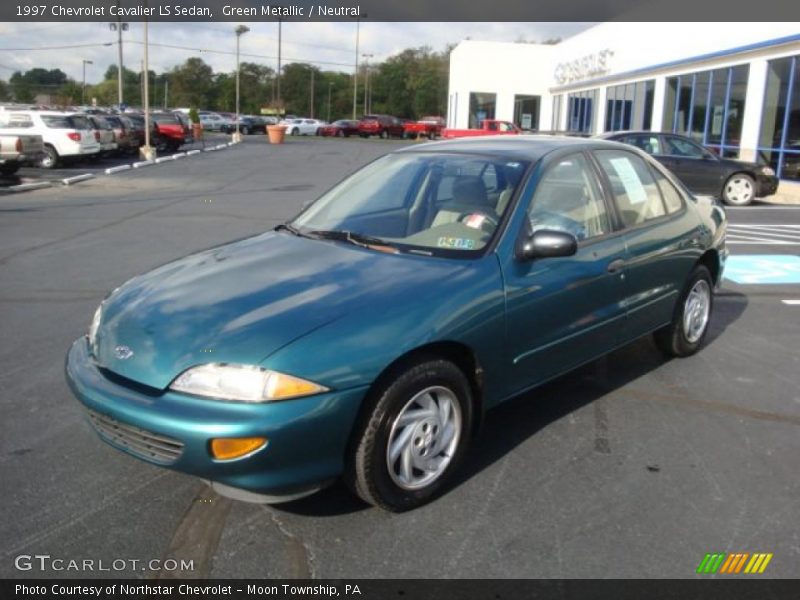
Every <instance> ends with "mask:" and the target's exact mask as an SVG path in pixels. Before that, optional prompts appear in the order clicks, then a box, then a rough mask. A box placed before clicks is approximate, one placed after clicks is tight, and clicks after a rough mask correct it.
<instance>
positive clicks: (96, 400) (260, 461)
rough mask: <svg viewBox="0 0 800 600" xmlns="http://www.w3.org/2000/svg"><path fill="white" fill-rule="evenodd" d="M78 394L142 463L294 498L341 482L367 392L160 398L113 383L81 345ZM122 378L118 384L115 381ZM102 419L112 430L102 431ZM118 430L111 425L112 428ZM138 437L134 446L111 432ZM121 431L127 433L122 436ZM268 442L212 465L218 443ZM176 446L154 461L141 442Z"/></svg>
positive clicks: (71, 359)
mask: <svg viewBox="0 0 800 600" xmlns="http://www.w3.org/2000/svg"><path fill="white" fill-rule="evenodd" d="M66 377H67V382H68V383H69V386H70V388H71V389H72V391H73V393H74V394H75V396H76V397H77V398H78V400H80V402H81V403H82V404H83V405H84V406H85V407H86V408H87V409H88V411H89V415H90V422H92V424H93V427H94V428H95V431H97V433H98V434H99V435H100V437H101V439H103V441H105V442H107V443H109V444H111V445H112V446H114V447H115V448H117V449H119V450H121V451H123V452H126V453H128V454H131V455H133V456H135V457H136V458H139V459H142V460H145V461H147V462H151V463H153V464H157V465H159V466H163V467H167V468H170V469H174V470H176V471H181V472H183V473H188V474H191V475H196V476H197V477H201V478H203V479H206V480H209V481H210V482H212V484H213V483H215V482H216V483H219V484H222V486H227V487H230V488H236V489H241V490H247V491H249V492H254V493H256V494H268V495H271V496H277V497H280V496H286V495H290V494H295V495H296V494H298V493H300V492H302V491H303V490H309V489H315V488H318V487H320V485H321V484H323V483H324V482H327V481H330V480H331V479H333V478H336V477H338V476H339V475H340V474H341V473H342V470H343V467H344V458H345V450H346V447H347V442H348V439H349V437H350V432H351V430H352V427H353V424H354V423H355V420H356V415H357V414H358V409H359V407H360V405H361V401H362V398H363V396H364V394H365V392H366V388H364V387H361V388H355V389H349V390H343V391H334V392H328V393H326V394H319V395H317V396H311V397H308V398H299V399H294V400H285V401H281V402H265V403H259V404H248V403H242V402H224V401H216V400H207V399H202V398H197V397H193V396H189V395H186V394H179V393H176V392H171V391H165V392H163V393H161V394H158V395H155V394H153V393H150V392H147V391H143V390H140V389H137V387H136V386H135V384H133V385H131V386H128V385H125V384H124V383H120V382H118V381H115V380H112V379H110V378H109V377H108V376H106V375H105V374H104V372H103V371H102V370H101V369H100V368H99V367H98V366H97V364H96V363H95V361H94V359H93V358H92V357H91V355H90V353H89V344H88V340H87V339H86V338H85V337H83V338H80V339H78V340H76V341H75V343H74V344H73V345H72V347H71V348H70V350H69V353H68V355H67V362H66ZM114 379H116V378H114ZM98 415H99V416H100V417H101V418H102V419H103V420H104V421H102V423H105V425H102V423H101V425H102V426H98V420H97V419H98ZM109 423H110V425H109ZM115 424H116V428H117V429H116V431H117V432H118V434H119V435H128V436H134V437H135V439H134V441H133V442H131V441H130V440H129V442H128V443H127V444H126V443H125V442H124V440H123V439H122V438H120V437H116V436H115V434H113V433H109V432H110V431H111V429H112V428H114V427H115ZM120 432H121V433H120ZM253 436H262V437H266V438H267V439H268V442H267V444H266V445H265V446H264V447H262V448H261V449H259V450H257V451H255V452H254V453H252V454H249V455H246V456H244V457H242V458H238V459H234V460H227V461H221V460H216V459H214V458H212V456H211V454H210V451H209V447H210V443H211V439H212V438H226V437H253ZM143 439H144V440H156V441H155V442H152V443H154V444H156V446H157V445H158V444H161V443H165V444H172V446H173V447H174V448H173V449H174V451H173V452H172V454H171V455H166V454H164V453H163V452H156V453H153V454H152V455H151V454H148V452H146V451H143V450H142V447H143V446H142V441H141V440H143Z"/></svg>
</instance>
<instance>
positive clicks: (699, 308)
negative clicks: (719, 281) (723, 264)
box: [653, 265, 714, 356]
mask: <svg viewBox="0 0 800 600" xmlns="http://www.w3.org/2000/svg"><path fill="white" fill-rule="evenodd" d="M713 286H714V284H713V281H712V279H711V273H709V271H708V269H707V268H706V267H704V266H703V265H698V266H697V267H695V269H694V271H692V273H691V275H690V276H689V279H688V281H687V282H686V286H685V287H684V289H683V293H682V294H681V296H680V298H678V302H677V304H676V305H675V312H674V314H673V317H672V322H671V323H670V324H669V325H667V326H666V327H664V328H662V329H659V330H658V331H656V332H655V333H654V334H653V338H654V339H655V342H656V345H657V346H658V348H659V349H660V350H661V351H662V352H663V353H664V354H666V355H667V356H691V355H692V354H694V353H695V352H697V351H698V350H699V349H700V346H702V344H703V340H704V339H705V336H706V333H707V332H708V324H709V322H710V320H711V309H712V307H713V303H714V294H713V291H712V290H713Z"/></svg>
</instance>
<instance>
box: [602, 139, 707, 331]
mask: <svg viewBox="0 0 800 600" xmlns="http://www.w3.org/2000/svg"><path fill="white" fill-rule="evenodd" d="M593 155H594V157H595V159H596V160H597V162H598V164H599V166H600V169H601V171H602V173H603V175H604V176H605V184H606V186H607V188H608V189H609V190H610V191H611V194H612V196H613V198H614V203H615V209H616V212H617V215H618V217H619V219H620V221H621V223H622V225H623V226H624V240H625V247H626V263H625V269H624V272H625V299H624V305H625V309H626V312H627V319H626V320H625V323H626V324H625V328H624V330H623V331H622V332H621V334H622V335H623V336H624V340H625V341H627V340H631V339H635V338H637V337H639V336H641V335H644V334H645V333H648V332H650V331H653V330H655V329H657V328H659V327H661V326H663V325H665V324H667V323H669V322H670V320H671V319H672V313H673V309H674V306H675V301H676V299H677V297H678V294H679V292H680V291H681V289H682V287H683V284H684V283H685V281H686V278H687V277H688V275H689V273H690V271H691V269H692V267H693V265H694V263H695V261H696V260H697V259H698V257H699V252H698V248H699V246H700V241H701V235H702V231H701V229H700V227H701V225H700V222H699V220H698V219H697V218H696V217H695V215H694V213H692V211H690V210H688V208H687V206H686V199H685V198H684V197H683V196H682V194H681V193H680V192H679V191H678V190H677V188H676V187H675V186H674V185H673V184H672V183H671V182H670V181H669V180H668V179H667V177H666V176H665V175H664V174H663V173H661V172H660V171H659V170H658V169H657V168H656V167H655V166H651V165H649V164H648V162H647V161H646V160H645V159H644V158H642V157H641V156H640V155H638V154H636V153H635V152H633V151H631V152H628V151H625V150H594V151H593Z"/></svg>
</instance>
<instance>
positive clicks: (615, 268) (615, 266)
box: [607, 258, 625, 273]
mask: <svg viewBox="0 0 800 600" xmlns="http://www.w3.org/2000/svg"><path fill="white" fill-rule="evenodd" d="M624 266H625V261H624V260H623V259H621V258H618V259H616V260H612V261H611V262H610V263H608V267H607V269H608V272H609V273H618V272H620V271H621V270H622V268H623V267H624Z"/></svg>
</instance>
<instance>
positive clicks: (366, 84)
mask: <svg viewBox="0 0 800 600" xmlns="http://www.w3.org/2000/svg"><path fill="white" fill-rule="evenodd" d="M361 56H362V57H363V58H364V114H369V106H367V90H368V89H369V59H370V58H372V57H373V56H375V55H374V54H362V55H361Z"/></svg>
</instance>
